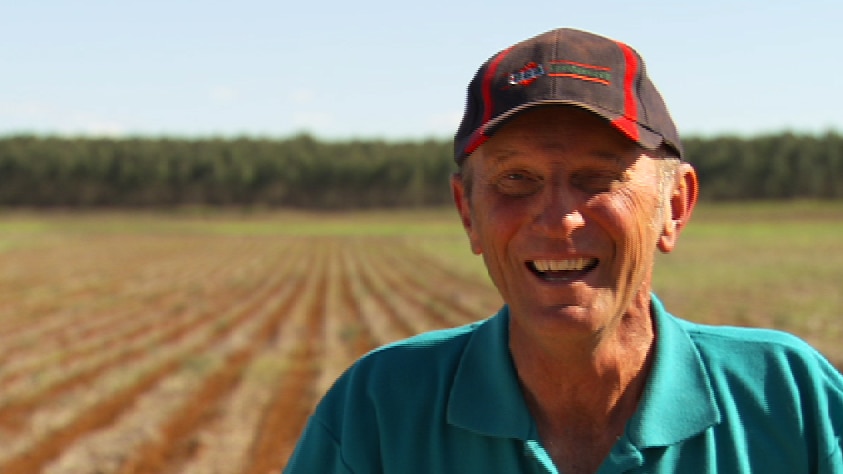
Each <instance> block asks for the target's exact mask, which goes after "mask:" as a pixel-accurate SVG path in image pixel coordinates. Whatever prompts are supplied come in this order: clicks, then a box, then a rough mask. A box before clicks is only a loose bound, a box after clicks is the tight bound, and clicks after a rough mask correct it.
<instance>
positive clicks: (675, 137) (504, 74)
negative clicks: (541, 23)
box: [454, 28, 683, 164]
mask: <svg viewBox="0 0 843 474" xmlns="http://www.w3.org/2000/svg"><path fill="white" fill-rule="evenodd" d="M541 105H574V106H579V107H582V108H584V109H587V110H590V111H591V112H594V113H596V114H598V115H599V116H601V117H603V118H604V119H606V120H607V121H608V122H609V123H611V124H612V125H613V126H614V127H615V128H617V129H618V130H620V131H621V132H623V133H624V134H625V135H626V136H628V137H629V138H630V139H632V140H634V141H636V142H638V143H639V144H640V145H641V146H643V147H644V148H647V149H650V150H654V149H656V148H658V147H659V146H660V145H662V144H664V145H665V146H667V147H669V148H671V149H672V150H673V151H674V152H675V153H676V154H677V156H678V157H679V158H683V151H682V144H681V143H680V140H679V134H678V132H677V131H676V126H675V125H674V123H673V119H671V118H670V113H669V112H668V110H667V107H666V106H665V103H664V100H662V97H661V95H660V94H659V92H658V90H656V87H655V85H653V83H652V82H651V81H650V78H649V77H647V73H646V70H645V67H644V61H643V60H642V59H641V56H639V55H638V53H637V52H636V51H635V50H634V49H632V48H631V47H629V46H627V45H626V44H624V43H621V42H619V41H615V40H612V39H609V38H604V37H602V36H598V35H595V34H592V33H588V32H585V31H579V30H574V29H569V28H561V29H557V30H553V31H549V32H547V33H544V34H541V35H539V36H536V37H533V38H530V39H528V40H525V41H522V42H520V43H518V44H516V45H514V46H512V47H510V48H508V49H506V50H503V51H501V52H500V53H498V54H496V55H495V56H492V57H491V58H489V60H488V61H486V62H485V63H484V64H483V65H482V66H481V67H480V69H479V70H478V71H477V74H475V76H474V78H473V79H472V81H471V83H470V84H469V86H468V97H467V100H466V106H465V113H464V115H463V119H462V123H460V126H459V129H458V130H457V133H456V135H455V137H454V159H455V160H456V162H457V163H458V164H462V162H463V160H465V158H466V157H467V156H468V155H470V154H471V153H473V152H474V150H476V149H477V148H478V147H479V146H480V145H482V144H483V143H484V142H485V141H486V140H487V139H488V138H489V137H490V136H492V135H493V134H494V133H495V130H496V128H497V127H499V126H501V125H502V124H503V123H504V122H505V121H506V120H508V119H510V118H512V117H513V116H515V115H516V114H518V113H519V112H521V111H523V110H526V109H529V108H532V107H536V106H541Z"/></svg>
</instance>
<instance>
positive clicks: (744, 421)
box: [285, 29, 843, 474]
mask: <svg viewBox="0 0 843 474" xmlns="http://www.w3.org/2000/svg"><path fill="white" fill-rule="evenodd" d="M682 154H683V151H682V147H681V144H680V141H679V136H678V134H677V132H676V129H675V127H674V125H673V122H672V120H671V118H670V116H669V114H668V111H667V109H666V107H665V105H664V103H663V101H662V99H661V97H660V95H659V94H658V92H657V91H656V89H655V87H654V86H653V84H652V83H651V82H650V80H649V78H648V77H647V74H646V71H645V69H644V65H643V62H642V61H641V58H640V56H639V55H638V54H637V53H636V52H635V51H634V50H632V49H631V48H630V47H629V46H627V45H625V44H623V43H619V42H616V41H613V40H609V39H607V38H603V37H599V36H596V35H593V34H590V33H586V32H582V31H577V30H570V29H560V30H555V31H551V32H548V33H545V34H543V35H540V36H537V37H535V38H532V39H529V40H526V41H524V42H521V43H519V44H517V45H515V46H513V47H511V48H509V49H507V50H505V51H502V52H500V53H499V54H497V55H495V56H493V57H492V58H491V59H489V60H488V61H487V62H486V63H485V64H484V65H483V66H482V67H481V68H480V70H479V71H478V73H477V75H476V76H475V78H474V80H473V81H472V82H471V84H470V85H469V89H468V102H467V106H466V110H465V115H464V117H463V121H462V124H461V125H460V128H459V130H458V131H457V134H456V139H455V158H456V161H457V164H458V165H459V166H460V172H459V173H458V174H457V175H456V176H455V177H454V178H453V180H452V189H453V194H454V199H455V201H456V206H457V210H458V212H459V215H460V218H461V220H462V224H463V226H464V227H465V230H466V233H467V235H468V238H469V242H470V244H471V249H472V251H473V252H475V253H477V254H481V255H482V256H483V258H484V261H485V263H486V266H487V268H488V271H489V275H490V276H491V278H492V280H493V282H494V283H495V285H496V286H497V288H498V290H499V291H500V293H501V295H502V297H503V299H504V301H505V303H506V305H505V306H504V307H503V308H502V309H501V310H500V312H499V313H498V314H496V315H495V316H493V317H491V318H490V319H487V320H485V321H481V322H478V323H475V324H472V325H469V326H466V327H462V328H456V329H449V330H443V331H437V332H433V333H427V334H422V335H419V336H416V337H414V338H411V339H409V340H406V341H402V342H398V343H395V344H392V345H390V346H387V347H385V348H382V349H379V350H377V351H374V352H373V353H371V354H369V355H367V356H365V357H364V358H362V359H361V360H360V361H358V362H357V363H356V364H355V365H354V366H352V367H351V368H350V369H349V370H348V371H347V372H346V373H345V374H344V375H343V376H342V377H341V378H340V379H339V380H338V381H337V382H336V384H335V385H334V387H333V388H332V389H331V390H330V391H329V393H328V394H327V395H326V396H325V398H324V399H323V400H322V402H321V403H320V405H319V406H318V407H317V409H316V412H315V413H314V414H313V416H312V417H311V419H310V420H309V423H308V426H307V428H306V429H305V431H304V434H303V435H302V438H301V440H300V441H299V445H298V446H297V448H296V451H295V452H294V454H293V456H292V457H291V459H290V462H289V464H288V466H287V468H286V471H285V472H288V473H291V474H297V473H358V474H363V473H400V474H410V473H437V474H441V473H460V474H470V473H484V474H487V473H493V472H501V473H557V472H559V473H595V472H599V473H616V472H642V473H667V472H671V473H674V472H683V473H684V472H694V473H697V472H711V473H714V472H717V473H732V472H735V473H744V472H746V473H750V472H752V473H762V472H763V473H773V472H776V473H779V472H780V473H788V474H793V473H817V472H819V473H832V472H834V473H843V454H842V453H841V436H843V377H841V376H840V374H839V373H838V372H837V371H836V370H835V369H834V368H833V367H832V366H831V365H830V364H829V363H828V362H827V361H826V360H825V359H824V358H823V357H821V356H820V355H819V354H818V353H817V352H816V351H815V350H813V349H812V348H810V347H809V346H807V345H806V344H805V343H803V342H802V341H800V340H798V339H796V338H795V337H792V336H789V335H786V334H783V333H779V332H774V331H769V330H761V329H739V328H728V327H720V328H716V327H707V326H701V325H697V324H693V323H690V322H686V321H682V320H680V319H677V318H675V317H673V316H671V315H670V314H668V313H667V312H666V311H665V309H664V308H663V306H662V304H661V303H660V302H659V300H658V299H657V298H656V297H655V296H654V295H653V294H651V277H652V271H653V261H654V256H655V253H656V251H657V250H658V251H661V252H670V251H671V250H673V248H674V247H675V246H676V243H677V240H678V238H679V235H680V231H681V230H682V229H683V227H684V226H685V225H686V224H687V223H688V220H689V219H690V217H691V213H692V211H693V208H694V204H695V202H696V197H697V180H696V175H695V172H694V169H693V168H692V167H691V166H690V165H688V164H687V163H685V162H684V161H683V156H682Z"/></svg>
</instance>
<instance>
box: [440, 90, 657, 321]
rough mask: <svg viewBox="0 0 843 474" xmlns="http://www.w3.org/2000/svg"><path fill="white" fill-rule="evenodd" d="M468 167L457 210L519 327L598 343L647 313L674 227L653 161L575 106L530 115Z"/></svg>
mask: <svg viewBox="0 0 843 474" xmlns="http://www.w3.org/2000/svg"><path fill="white" fill-rule="evenodd" d="M468 159H469V160H470V162H469V163H468V169H467V170H466V172H467V173H470V175H471V176H470V178H469V179H471V180H472V182H473V183H472V187H471V196H468V195H466V194H465V193H466V190H465V188H464V187H463V181H461V180H460V179H455V180H454V183H453V187H454V196H455V199H456V202H457V207H458V209H459V211H460V215H461V217H462V220H463V224H464V226H465V228H466V232H467V233H468V236H469V240H470V242H471V246H472V250H473V251H474V252H475V253H477V254H482V255H483V258H484V260H485V263H486V266H487V268H488V271H489V274H490V276H491V278H492V280H493V281H494V283H495V285H496V286H497V288H498V290H499V291H500V293H501V295H502V297H503V299H504V301H506V302H507V303H508V304H509V306H510V310H511V314H512V319H513V325H514V326H515V325H520V326H521V327H523V329H524V330H527V331H543V332H546V330H548V329H553V328H555V329H564V330H565V331H567V334H576V333H577V331H582V332H581V333H580V334H588V335H591V336H593V335H596V334H600V333H602V332H603V331H605V330H607V329H608V330H611V329H612V328H613V327H616V325H617V323H618V321H620V319H621V318H622V317H624V315H625V314H626V315H629V314H631V313H634V312H635V308H637V309H638V310H640V311H647V305H648V302H649V291H650V277H651V273H652V265H653V258H654V254H655V250H656V248H657V245H660V238H661V237H662V235H663V230H664V229H665V228H667V226H669V225H671V223H670V220H671V212H670V210H669V209H661V207H662V206H665V205H667V207H670V204H669V201H668V203H667V204H666V203H665V200H664V199H663V194H664V193H663V192H662V191H660V182H659V172H660V171H659V170H660V168H659V164H658V162H657V159H655V158H652V157H650V156H648V155H647V154H646V153H645V151H644V150H643V149H642V148H641V147H639V146H638V145H637V144H636V143H634V142H633V141H631V140H629V139H628V138H626V137H625V136H623V135H622V134H621V133H620V132H618V131H617V130H615V129H614V128H613V127H612V126H610V125H609V124H608V123H607V122H605V121H603V120H602V119H600V118H598V117H597V116H595V115H593V114H592V113H590V112H587V111H584V110H581V109H577V108H574V107H545V108H538V109H535V110H532V111H527V112H524V113H522V114H520V115H519V116H518V117H516V118H515V119H513V120H512V121H510V122H509V123H507V124H506V125H504V126H503V127H502V128H501V129H500V130H498V132H497V133H496V134H495V135H494V136H493V137H491V138H490V139H489V140H488V141H487V142H486V143H484V144H483V145H482V146H481V147H480V148H479V149H478V150H477V151H476V152H475V153H474V154H473V155H472V156H470V157H469V158H468ZM671 183H672V182H671ZM662 216H664V218H663V217H662ZM571 331H574V332H571Z"/></svg>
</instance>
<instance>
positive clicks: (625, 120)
mask: <svg viewBox="0 0 843 474" xmlns="http://www.w3.org/2000/svg"><path fill="white" fill-rule="evenodd" d="M616 43H617V44H618V47H619V48H621V51H623V57H624V60H625V62H626V73H625V74H624V78H623V97H624V99H623V117H618V118H617V119H615V120H613V121H612V125H614V126H615V127H617V128H618V129H620V130H621V131H622V132H624V133H626V134H627V135H629V138H632V139H633V140H635V141H638V140H639V138H640V136H639V133H638V126H637V120H638V103H637V102H636V100H635V93H634V87H635V76H637V75H638V58H636V57H635V53H634V52H632V49H631V48H630V47H629V46H627V45H625V44H623V43H621V42H620V41H617V42H616Z"/></svg>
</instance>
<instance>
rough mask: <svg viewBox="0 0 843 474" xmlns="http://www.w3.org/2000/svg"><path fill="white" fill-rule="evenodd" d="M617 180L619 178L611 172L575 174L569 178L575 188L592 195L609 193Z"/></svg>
mask: <svg viewBox="0 0 843 474" xmlns="http://www.w3.org/2000/svg"><path fill="white" fill-rule="evenodd" d="M619 180H620V176H619V175H618V174H617V173H613V172H588V173H575V174H574V175H573V176H572V177H571V183H572V184H573V185H574V186H575V187H577V188H578V189H581V190H583V191H588V192H592V193H602V192H606V191H610V190H611V189H612V187H613V186H614V185H615V183H617V182H618V181H619Z"/></svg>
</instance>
